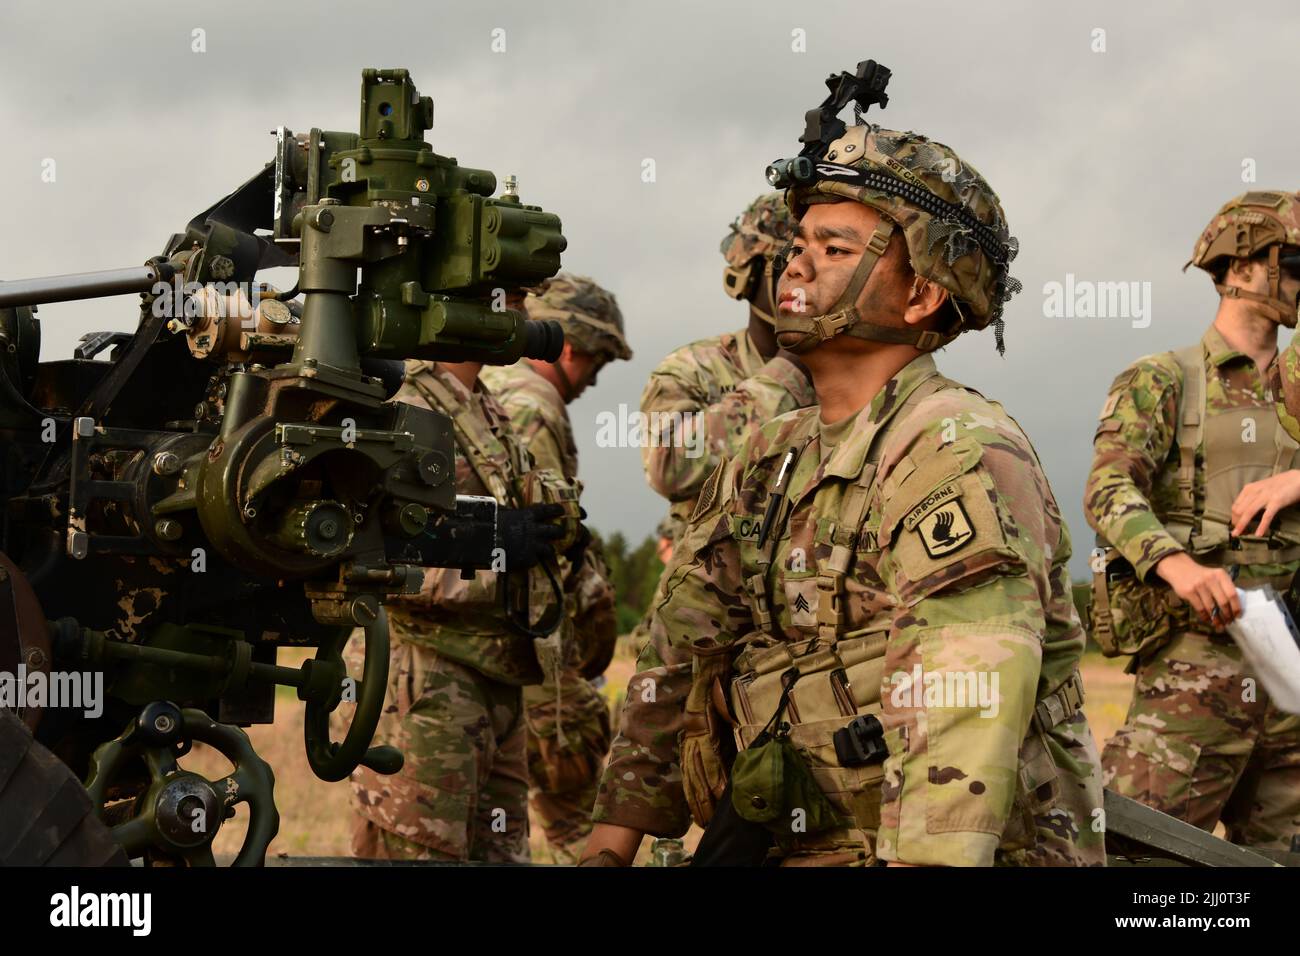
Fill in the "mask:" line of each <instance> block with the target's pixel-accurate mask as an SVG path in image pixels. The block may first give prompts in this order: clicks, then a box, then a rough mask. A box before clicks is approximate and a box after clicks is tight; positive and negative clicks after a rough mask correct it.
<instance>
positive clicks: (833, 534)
mask: <svg viewBox="0 0 1300 956" xmlns="http://www.w3.org/2000/svg"><path fill="white" fill-rule="evenodd" d="M946 385H948V380H947V379H946V378H944V377H943V376H942V375H940V374H939V373H938V371H935V372H934V373H933V374H931V375H930V376H928V377H927V378H925V379H923V380H922V381H921V382H920V383H919V384H918V385H917V386H916V387H915V388H914V389H912V392H911V394H909V395H908V396H907V399H906V401H903V402H900V403H899V404H898V405H896V406H895V407H894V408H893V409H891V410H890V412H889V414H887V415H886V416H885V417H884V418H882V419H881V420H880V422H879V423H878V424H877V425H876V430H875V432H874V433H873V434H872V436H871V443H870V444H869V445H868V446H867V453H866V456H865V458H864V460H863V466H862V471H861V472H860V473H859V474H858V479H857V481H855V482H854V483H853V487H851V488H850V489H849V491H848V493H847V494H846V495H845V496H844V501H843V503H842V504H841V506H840V516H839V519H838V520H837V521H836V522H835V525H834V526H833V527H832V528H831V531H830V538H831V545H832V547H831V556H830V558H829V559H828V560H827V561H826V563H825V564H824V565H822V567H821V569H820V570H819V571H818V573H817V637H818V639H819V640H821V641H824V642H826V643H827V644H828V645H829V644H834V643H835V641H836V640H837V639H838V636H839V632H840V630H841V628H842V627H843V625H844V602H843V600H842V599H843V597H844V575H845V574H847V573H848V570H849V566H850V565H851V564H852V562H853V557H854V553H855V549H856V546H857V540H858V535H859V534H860V533H861V530H862V522H863V520H864V519H865V518H866V516H867V510H868V508H869V507H870V504H871V497H872V492H873V491H874V490H875V487H876V473H877V469H876V462H877V461H878V459H879V456H880V444H879V439H880V436H881V435H882V434H884V432H885V430H886V425H887V424H888V423H889V422H890V421H891V420H893V419H894V417H895V416H897V415H898V413H899V412H900V411H902V410H903V409H904V408H911V407H913V406H915V405H916V404H917V403H918V402H920V401H921V400H922V399H924V398H927V397H929V396H930V395H933V394H934V393H935V392H937V391H939V390H940V389H942V388H944V387H945V386H946Z"/></svg>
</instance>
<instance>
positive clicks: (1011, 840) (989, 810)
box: [595, 355, 1105, 865]
mask: <svg viewBox="0 0 1300 956" xmlns="http://www.w3.org/2000/svg"><path fill="white" fill-rule="evenodd" d="M936 375H937V372H936V370H935V366H934V362H933V360H932V358H930V357H929V356H928V355H923V356H921V357H919V358H917V359H915V360H914V361H913V362H911V363H910V364H909V365H907V366H906V367H905V368H904V369H902V370H901V371H900V372H899V373H898V374H897V375H896V376H895V377H894V378H893V379H892V380H891V381H890V382H888V383H887V384H886V385H885V387H884V388H883V389H882V390H881V392H880V393H878V394H877V396H876V397H875V398H874V399H873V400H872V402H871V403H870V404H869V405H867V406H866V407H865V408H864V409H863V410H862V411H861V412H859V413H858V414H857V415H856V416H854V417H852V418H850V419H848V420H847V421H846V422H844V423H838V424H837V425H836V426H832V427H829V428H825V429H824V428H823V427H822V426H821V425H820V421H819V412H818V411H817V410H816V409H804V410H801V411H796V412H792V413H789V414H786V415H783V416H781V417H780V418H778V419H777V420H775V421H773V422H770V423H768V424H766V425H765V426H764V427H763V428H762V430H761V431H760V432H758V433H756V434H755V435H753V436H752V437H751V438H750V439H749V440H748V441H747V442H746V443H745V445H744V446H743V447H742V449H741V451H740V452H739V454H738V455H737V456H736V457H735V459H734V460H733V461H731V462H730V463H728V464H725V465H723V466H720V468H719V470H718V472H717V473H716V475H715V477H713V478H711V479H710V481H709V484H708V486H707V488H706V493H705V495H704V496H703V497H702V498H701V501H700V504H699V506H698V507H697V511H696V514H695V515H694V516H693V520H692V522H691V524H690V526H689V527H688V528H687V530H686V532H685V534H684V535H683V536H681V537H679V538H678V540H677V543H676V545H677V546H676V550H675V553H674V556H673V561H672V563H671V565H670V566H669V570H668V575H667V579H666V584H665V585H664V587H663V588H662V589H661V592H660V595H659V599H658V601H659V603H658V607H657V614H656V622H655V628H654V631H653V632H652V635H651V641H650V643H649V644H648V645H647V647H646V650H645V652H644V653H643V654H642V657H641V660H640V661H639V662H638V674H637V675H635V676H634V677H633V679H632V681H630V682H629V686H628V694H627V700H628V705H627V712H625V714H624V719H623V721H622V723H621V728H622V732H626V731H628V730H631V731H632V732H633V733H635V734H636V737H635V739H633V740H628V741H623V740H617V741H616V743H615V747H614V754H613V755H612V756H611V761H610V765H609V767H608V769H607V771H606V773H605V775H604V777H603V778H602V781H601V791H600V795H599V797H598V800H597V805H596V813H595V818H596V819H597V820H600V821H606V822H610V823H615V824H622V825H625V826H630V827H636V828H638V829H643V830H646V831H648V832H651V833H655V834H657V835H665V836H676V835H680V834H681V833H682V832H683V831H684V829H685V827H684V824H685V822H686V810H685V807H684V806H683V805H682V804H683V802H684V801H683V800H682V797H681V792H682V791H681V784H680V775H681V764H680V761H681V757H680V753H679V750H678V743H677V740H676V736H677V735H675V734H674V733H673V730H674V729H675V728H679V727H681V726H683V721H684V717H683V702H682V698H683V696H684V694H685V692H686V688H685V687H683V686H682V685H683V684H685V683H688V681H687V680H686V674H685V672H684V671H683V667H684V666H688V665H683V663H682V662H683V658H684V657H685V656H686V655H688V654H689V652H690V648H691V646H692V643H693V642H696V643H697V644H698V642H699V641H700V640H701V639H703V638H708V639H711V640H712V641H713V642H716V644H717V645H729V646H732V647H735V648H737V649H739V648H741V647H742V646H744V645H747V644H753V643H754V642H755V641H757V640H759V639H760V638H761V635H760V634H759V633H758V627H757V622H756V612H755V608H756V606H758V603H756V602H759V599H760V598H761V599H762V600H763V601H766V603H767V607H768V609H769V611H770V615H771V621H772V624H771V630H770V632H769V634H768V640H773V641H776V642H789V643H791V644H794V643H796V642H798V643H800V644H801V646H807V645H808V643H809V642H810V640H811V639H813V638H816V637H818V611H819V608H820V601H819V595H818V589H817V584H818V578H819V574H820V573H821V572H822V571H823V569H824V568H825V566H826V562H827V561H828V559H829V558H830V556H831V551H832V541H834V543H836V544H838V545H839V546H841V547H849V548H850V549H851V550H852V560H851V562H850V563H849V566H848V571H847V574H846V576H845V578H844V580H843V592H842V596H841V598H840V601H839V607H840V608H841V609H842V617H841V619H840V622H839V624H838V625H837V629H836V634H837V637H838V638H840V639H843V638H844V637H846V636H847V635H859V636H861V635H866V634H869V633H879V634H882V635H884V637H885V643H884V649H883V655H884V657H883V664H884V669H883V673H882V677H881V684H880V697H881V701H880V704H881V708H882V710H881V714H880V721H881V724H882V725H883V727H884V732H885V743H886V745H887V748H888V757H887V758H886V760H885V763H884V766H883V781H882V782H880V783H879V784H878V785H877V787H876V788H875V792H869V793H831V792H829V791H828V792H827V793H826V795H827V797H828V798H830V799H831V801H832V803H835V802H836V801H837V800H838V801H839V804H837V809H841V812H843V811H842V807H843V805H844V804H845V803H846V802H847V803H848V804H850V805H857V806H859V807H864V806H865V807H867V808H870V806H871V805H872V804H873V803H874V801H875V800H876V799H877V794H879V821H880V822H879V829H878V832H877V833H874V834H872V833H865V834H862V835H861V837H860V841H859V845H858V846H857V849H856V852H854V853H851V854H848V856H852V858H853V859H855V860H857V861H859V862H870V861H872V860H874V859H877V858H878V859H882V860H899V861H902V862H907V863H917V864H934V865H991V864H993V863H995V862H996V863H1006V864H1027V865H1089V864H1102V863H1104V860H1105V853H1104V846H1103V843H1104V833H1103V832H1102V827H1101V825H1100V821H1099V818H1098V815H1097V813H1096V811H1098V810H1099V809H1100V808H1101V806H1102V794H1101V775H1100V762H1099V760H1098V757H1097V751H1096V745H1095V743H1094V742H1093V739H1092V734H1091V732H1090V730H1089V728H1088V722H1087V719H1086V717H1085V716H1084V714H1083V711H1082V710H1077V711H1075V712H1074V713H1073V714H1072V715H1071V716H1068V717H1066V718H1065V719H1062V720H1060V721H1059V722H1055V723H1053V724H1052V726H1051V727H1050V729H1049V730H1047V731H1046V732H1045V733H1044V734H1043V735H1042V736H1041V737H1040V734H1039V732H1038V731H1037V730H1036V729H1035V726H1036V725H1034V724H1032V723H1031V718H1032V717H1033V715H1034V711H1035V706H1036V703H1037V702H1038V701H1039V700H1040V699H1043V698H1045V697H1047V696H1048V695H1051V694H1053V693H1054V692H1055V691H1056V689H1057V688H1059V687H1060V686H1061V685H1063V684H1064V683H1065V682H1066V681H1067V680H1069V679H1070V678H1071V675H1073V673H1074V672H1075V670H1076V667H1077V664H1078V661H1079V657H1080V654H1081V653H1082V650H1083V644H1084V635H1083V631H1082V628H1081V627H1080V624H1079V619H1078V615H1077V614H1076V612H1075V609H1074V604H1073V601H1072V599H1071V591H1070V579H1069V574H1068V567H1067V564H1068V560H1069V556H1070V543H1069V535H1068V532H1067V530H1066V528H1065V525H1064V522H1063V521H1062V520H1061V517H1060V511H1059V509H1058V507H1057V505H1056V502H1055V499H1054V497H1053V495H1052V492H1051V488H1050V487H1049V486H1048V483H1047V479H1046V477H1045V476H1044V474H1043V472H1042V468H1041V466H1040V464H1039V462H1038V459H1037V456H1036V454H1035V453H1034V451H1033V448H1032V447H1031V445H1030V443H1029V441H1028V439H1027V438H1026V437H1025V436H1024V434H1023V432H1021V430H1020V428H1019V427H1018V426H1017V425H1016V424H1015V423H1014V422H1013V421H1012V420H1011V419H1010V418H1009V417H1008V416H1007V415H1006V414H1005V412H1004V411H1003V410H1002V408H1001V407H1000V406H999V405H997V404H995V403H992V402H988V401H986V400H985V399H983V398H982V397H981V396H979V395H978V394H977V393H975V392H973V391H970V390H968V389H964V388H962V387H961V386H958V385H955V384H954V383H951V382H948V381H947V380H942V379H941V380H939V381H937V382H932V381H931V380H932V379H933V378H934V377H935V376H936ZM927 383H929V384H928V385H927ZM922 386H926V388H927V389H934V388H935V387H936V386H938V390H937V391H932V393H928V394H927V392H926V391H925V390H922V391H917V390H918V389H922ZM914 392H916V394H917V395H918V396H920V395H923V396H924V397H921V398H919V399H918V400H917V401H916V402H914V403H911V402H910V400H911V397H912V395H913V393H914ZM900 408H901V409H903V410H902V411H898V410H899V409H900ZM895 412H898V414H897V415H894V413H895ZM891 416H892V417H891ZM877 433H878V434H877ZM873 440H874V446H873ZM873 447H874V449H875V450H874V451H873V452H872V454H873V455H875V456H876V457H877V459H878V465H877V470H876V472H875V482H874V483H873V484H871V491H870V494H869V495H868V498H867V508H866V517H865V519H864V520H863V522H862V524H861V525H860V526H855V527H852V528H843V527H838V525H837V522H839V521H841V520H842V517H841V516H842V506H843V505H844V503H845V496H846V494H848V493H849V490H850V489H851V488H853V487H854V486H855V485H856V484H857V483H858V480H859V478H860V477H861V476H862V475H863V471H864V468H870V467H871V466H870V464H869V463H868V460H867V455H868V449H869V448H873ZM791 448H796V449H800V448H801V449H802V451H801V453H800V454H799V455H798V457H797V462H796V463H795V464H794V466H793V468H792V470H791V473H790V478H789V485H788V489H787V496H786V497H787V502H788V503H787V505H786V507H785V511H787V512H788V516H787V517H786V518H785V519H784V520H782V521H780V522H779V523H778V525H777V527H776V528H775V529H774V530H773V532H772V539H771V540H770V541H769V542H768V545H767V548H765V549H764V550H765V552H766V551H767V550H769V549H770V550H771V563H770V565H767V564H766V563H765V556H764V554H760V552H759V550H758V546H757V538H758V533H757V527H758V525H760V524H761V521H762V516H763V514H764V511H765V509H766V506H767V501H768V495H769V489H770V488H771V487H772V486H773V484H774V482H775V477H776V475H777V473H778V472H779V470H780V467H781V462H782V460H783V459H784V457H785V455H786V452H787V450H789V449H791ZM715 491H716V493H714V492H715ZM755 575H761V577H760V578H758V580H761V581H762V586H763V589H764V591H765V594H762V595H760V594H757V593H756V592H755V591H754V589H753V582H754V581H755ZM651 665H655V666H651ZM918 669H919V671H920V673H921V675H922V676H923V675H926V674H929V675H931V678H930V680H925V681H923V683H925V684H926V685H927V686H930V685H931V684H932V683H933V682H938V683H939V684H940V685H942V684H944V683H945V682H947V681H948V680H949V676H950V675H951V676H952V677H953V678H955V679H966V678H967V675H973V676H974V677H976V678H978V677H979V675H980V674H983V675H984V678H983V679H984V680H985V684H986V686H987V687H989V688H996V690H995V691H994V692H993V693H992V695H991V696H992V699H994V700H996V706H991V707H988V708H983V709H981V708H980V707H977V706H971V705H970V703H971V702H969V701H965V702H957V701H954V700H947V699H943V698H939V699H938V700H935V699H932V698H931V695H930V693H929V692H928V691H927V692H926V693H921V692H920V690H919V686H918V690H917V692H916V693H899V692H898V691H899V690H900V689H901V688H906V687H908V686H910V685H911V684H912V683H913V682H914V679H915V678H914V675H916V674H917V672H918ZM995 675H996V676H995ZM647 679H649V680H650V681H651V684H650V685H646V683H645V682H646V681H647ZM995 681H996V683H995ZM795 686H796V688H797V687H798V685H797V684H796V685H795ZM945 704H951V705H952V706H944V705H945ZM634 711H635V714H634ZM986 711H987V712H986ZM825 750H826V748H824V747H823V748H820V751H819V752H818V753H813V752H812V751H810V752H808V753H804V754H803V756H804V757H805V759H809V760H810V761H812V763H813V766H812V769H813V770H814V773H817V772H818V768H819V767H820V766H821V765H822V764H821V763H820V762H821V761H825V760H826V753H825ZM1031 754H1039V755H1043V754H1047V755H1050V756H1049V757H1048V758H1047V759H1046V762H1045V763H1044V761H1043V759H1036V760H1034V761H1033V765H1032V766H1027V765H1024V763H1023V762H1024V761H1025V760H1026V759H1027V758H1028V757H1029V756H1030V755H1031ZM837 766H838V764H837V762H836V761H835V759H834V757H833V756H832V757H831V758H830V762H829V763H828V764H826V767H827V769H829V768H830V767H837ZM822 772H823V773H825V772H826V771H822ZM823 779H824V777H819V778H818V780H819V783H821V782H822V780H823ZM1022 780H1028V781H1030V786H1029V787H1028V788H1026V787H1024V786H1022V785H1021V783H1020V781H1022ZM822 785H823V788H824V787H825V784H822ZM835 837H836V834H831V835H829V836H828V837H827V838H826V839H825V840H824V841H823V842H822V845H823V846H824V847H825V848H826V850H827V852H826V853H825V854H824V855H825V856H826V857H827V860H826V862H832V863H833V862H840V861H843V860H845V859H846V858H848V857H847V856H846V853H847V851H846V847H845V845H844V841H842V840H841V841H838V845H837V840H836V838H835ZM819 855H821V854H819V853H818V852H817V848H816V847H813V846H809V847H805V848H804V849H803V851H802V852H799V853H797V859H796V860H795V861H794V862H798V863H810V862H813V863H815V862H819V860H818V859H817V858H818V856H819Z"/></svg>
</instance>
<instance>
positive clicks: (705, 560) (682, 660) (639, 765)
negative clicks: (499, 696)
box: [592, 462, 752, 836]
mask: <svg viewBox="0 0 1300 956" xmlns="http://www.w3.org/2000/svg"><path fill="white" fill-rule="evenodd" d="M717 467H718V468H720V469H721V468H724V467H725V468H727V477H728V479H729V480H727V481H724V488H728V487H734V481H735V479H736V477H737V475H738V469H739V465H738V463H736V462H732V463H730V464H726V463H721V462H720V463H719V464H718V466H717ZM726 497H728V496H727V494H726V492H725V491H724V493H723V494H720V495H719V496H718V499H717V501H716V502H715V503H714V506H713V507H711V508H710V509H709V510H708V514H707V515H706V516H704V517H703V519H702V520H701V521H698V522H695V523H692V524H691V525H689V526H688V527H687V530H686V533H685V534H684V535H683V536H682V539H681V540H680V541H679V543H678V546H677V549H676V551H675V553H674V555H673V559H672V562H671V563H670V564H669V567H668V570H667V572H665V576H664V582H663V584H662V586H661V588H660V591H659V594H658V595H657V596H656V599H655V600H656V602H657V605H656V608H655V613H654V615H653V617H652V618H651V621H650V640H649V641H648V642H647V644H646V646H645V648H644V649H643V650H642V652H641V655H640V657H639V658H638V659H637V673H636V674H634V675H633V676H632V679H631V680H630V681H628V691H627V700H626V703H625V704H624V706H623V716H622V721H621V726H620V729H619V734H618V737H617V738H616V739H615V741H614V745H613V747H612V748H611V752H610V758H609V764H608V765H607V767H606V770H605V774H604V776H603V777H602V779H601V786H600V793H599V796H598V797H597V800H596V808H595V812H594V814H593V816H592V819H593V820H594V821H596V822H597V823H615V824H619V825H622V826H627V827H632V828H634V829H637V830H641V831H643V832H645V833H653V834H655V835H656V836H681V835H682V834H683V833H685V832H686V830H687V828H688V827H689V825H690V819H691V818H690V811H689V809H688V807H687V804H686V797H685V793H684V791H683V790H682V775H681V758H680V751H679V745H678V735H679V733H680V732H681V730H682V728H683V726H684V715H685V704H686V696H687V692H688V691H689V690H690V685H691V670H692V656H691V651H690V645H691V641H692V640H694V639H696V638H700V637H706V636H707V637H713V638H714V639H716V640H718V641H719V642H721V643H730V642H732V641H734V640H735V639H736V638H737V637H738V636H739V635H741V634H745V633H748V632H749V631H750V630H751V629H752V624H750V623H749V620H750V619H749V612H748V606H747V605H746V604H745V602H744V599H743V598H742V597H741V593H740V592H741V581H740V577H741V575H740V556H739V554H738V553H737V551H736V548H735V542H734V539H733V538H732V537H731V534H730V530H729V529H730V525H729V524H728V522H727V521H726V519H725V517H723V516H722V515H720V514H719V507H720V505H721V503H722V501H723V500H724V499H725V498H726ZM720 600H721V601H723V602H724V603H725V604H726V605H727V606H729V608H730V609H731V612H732V613H728V614H722V613H719V610H720V609H719V608H718V604H719V601H720Z"/></svg>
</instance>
